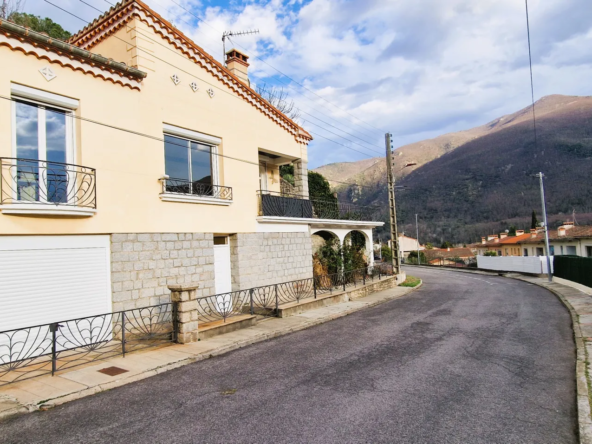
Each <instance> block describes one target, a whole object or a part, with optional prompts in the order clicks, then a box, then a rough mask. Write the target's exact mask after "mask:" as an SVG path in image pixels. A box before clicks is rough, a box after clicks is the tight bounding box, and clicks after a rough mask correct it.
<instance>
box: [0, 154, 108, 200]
mask: <svg viewBox="0 0 592 444" xmlns="http://www.w3.org/2000/svg"><path fill="white" fill-rule="evenodd" d="M0 204H2V205H10V204H47V205H62V206H71V207H81V208H91V209H96V208H97V197H96V171H95V170H94V169H93V168H88V167H84V166H80V165H71V164H67V163H59V162H49V161H46V160H33V159H21V158H8V157H2V158H0Z"/></svg>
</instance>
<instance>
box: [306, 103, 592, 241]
mask: <svg viewBox="0 0 592 444" xmlns="http://www.w3.org/2000/svg"><path fill="white" fill-rule="evenodd" d="M535 114H536V132H537V138H536V142H535V138H534V132H533V118H532V106H528V107H526V108H524V109H522V110H520V111H518V112H515V113H513V114H509V115H506V116H502V117H500V118H498V119H495V120H493V121H492V122H489V123H487V124H485V125H482V126H479V127H476V128H472V129H469V130H465V131H459V132H456V133H450V134H445V135H442V136H439V137H436V138H434V139H430V140H425V141H421V142H416V143H413V144H410V145H406V146H403V147H400V148H398V149H396V150H395V152H394V154H395V157H394V161H395V176H396V177H397V185H401V186H403V187H405V188H404V189H403V190H401V191H399V190H398V191H397V216H398V221H399V231H407V232H409V233H410V235H411V233H413V234H415V214H418V218H419V220H420V224H419V225H420V226H419V230H420V241H422V242H428V241H429V242H433V243H441V242H443V241H444V240H446V241H450V242H454V243H469V242H474V241H477V240H479V239H480V237H481V236H483V235H485V234H491V233H496V232H500V231H503V230H506V229H508V228H509V227H510V226H512V225H513V226H516V227H517V228H523V229H528V228H530V220H531V219H530V218H531V213H532V210H533V209H534V210H536V211H537V214H538V215H539V219H541V216H540V215H541V210H540V208H541V201H540V192H539V181H538V179H537V178H535V177H533V175H534V174H536V173H538V172H543V173H544V175H545V191H546V202H547V213H548V214H549V216H550V217H549V219H550V225H552V226H553V225H558V224H560V223H561V222H563V220H567V219H571V218H572V216H573V213H574V211H575V215H576V221H577V223H580V224H583V223H588V222H592V180H591V177H590V176H591V173H592V97H579V96H562V95H551V96H545V97H543V98H541V99H540V100H539V101H537V102H536V103H535ZM410 162H411V163H416V165H415V166H412V167H407V168H404V165H405V164H407V163H410ZM315 171H316V172H318V173H321V174H322V175H323V176H325V177H326V178H327V179H328V180H329V181H330V182H331V181H332V180H339V182H349V183H352V184H356V185H344V184H342V183H337V182H333V183H332V185H333V186H334V188H335V189H336V191H337V192H338V194H339V198H340V199H341V200H342V201H347V202H352V203H357V204H360V205H379V206H381V207H382V208H383V214H382V217H383V219H384V220H385V221H387V220H388V217H387V215H388V206H387V190H386V163H385V161H384V158H380V157H378V158H373V159H365V160H361V161H358V162H342V163H333V164H329V165H324V166H321V167H319V168H317V169H316V170H315ZM387 232H388V227H386V226H385V227H384V229H383V230H378V231H377V234H378V235H379V236H381V237H384V234H383V233H387Z"/></svg>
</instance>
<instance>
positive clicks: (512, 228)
mask: <svg viewBox="0 0 592 444" xmlns="http://www.w3.org/2000/svg"><path fill="white" fill-rule="evenodd" d="M508 236H516V227H515V226H514V225H510V228H509V230H508Z"/></svg>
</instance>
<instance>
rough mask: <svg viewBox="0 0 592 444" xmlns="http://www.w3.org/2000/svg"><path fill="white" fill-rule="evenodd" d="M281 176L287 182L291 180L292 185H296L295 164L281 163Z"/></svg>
mask: <svg viewBox="0 0 592 444" xmlns="http://www.w3.org/2000/svg"><path fill="white" fill-rule="evenodd" d="M280 176H281V178H282V179H284V180H285V181H286V182H289V183H290V185H294V165H292V164H289V165H281V166H280Z"/></svg>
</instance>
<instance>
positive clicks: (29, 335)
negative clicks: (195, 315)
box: [0, 303, 176, 386]
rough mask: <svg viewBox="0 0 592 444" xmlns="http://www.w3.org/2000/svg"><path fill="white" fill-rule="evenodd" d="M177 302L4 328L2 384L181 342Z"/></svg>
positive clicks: (1, 334)
mask: <svg viewBox="0 0 592 444" xmlns="http://www.w3.org/2000/svg"><path fill="white" fill-rule="evenodd" d="M173 311H174V306H173V304H171V303H168V304H160V305H153V306H150V307H143V308H136V309H133V310H126V311H120V312H115V313H107V314H102V315H97V316H90V317H86V318H81V319H72V320H69V321H61V322H54V323H51V324H45V325H38V326H35V327H26V328H19V329H16V330H9V331H3V332H0V386H1V385H4V384H9V383H12V382H17V381H21V380H24V379H29V378H34V377H36V376H41V375H46V374H51V375H53V374H54V373H55V372H56V371H58V370H65V369H69V368H72V367H76V366H79V365H83V364H88V363H91V362H94V361H99V360H102V359H108V358H111V357H114V356H118V355H123V356H125V354H126V353H129V352H132V351H137V350H142V349H145V348H150V347H155V346H158V345H162V344H164V343H167V342H172V341H175V339H176V338H175V328H174V319H175V316H174V313H173Z"/></svg>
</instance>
